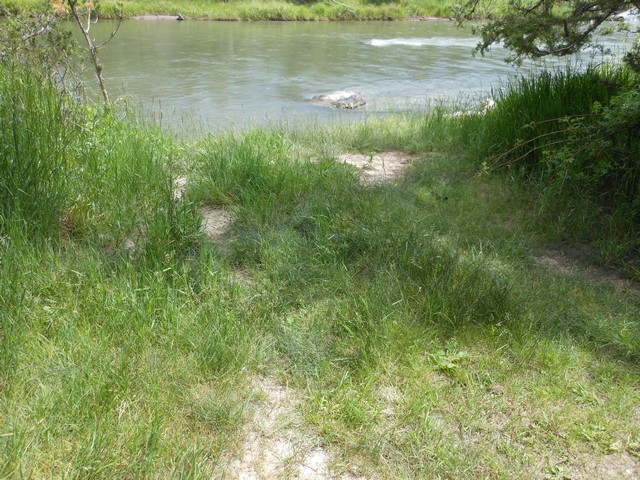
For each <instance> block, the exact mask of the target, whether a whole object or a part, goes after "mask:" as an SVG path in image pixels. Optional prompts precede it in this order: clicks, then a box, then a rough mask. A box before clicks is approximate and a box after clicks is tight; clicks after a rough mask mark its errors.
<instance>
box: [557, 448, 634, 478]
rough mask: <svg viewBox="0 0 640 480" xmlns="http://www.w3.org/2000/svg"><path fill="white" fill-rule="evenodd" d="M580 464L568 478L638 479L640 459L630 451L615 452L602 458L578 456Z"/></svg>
mask: <svg viewBox="0 0 640 480" xmlns="http://www.w3.org/2000/svg"><path fill="white" fill-rule="evenodd" d="M578 462H579V464H580V465H579V466H578V467H577V468H575V469H574V471H573V472H571V474H570V475H569V477H568V478H572V479H574V480H614V479H615V480H622V479H628V480H638V479H640V461H639V460H638V459H637V458H635V457H633V456H632V455H630V454H629V453H626V452H623V453H614V454H611V455H604V456H602V457H600V458H593V457H591V458H589V457H585V458H578Z"/></svg>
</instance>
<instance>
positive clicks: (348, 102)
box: [311, 91, 367, 110]
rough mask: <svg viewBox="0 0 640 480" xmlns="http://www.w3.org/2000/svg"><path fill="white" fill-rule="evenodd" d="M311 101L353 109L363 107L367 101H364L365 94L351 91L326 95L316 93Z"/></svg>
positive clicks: (333, 106)
mask: <svg viewBox="0 0 640 480" xmlns="http://www.w3.org/2000/svg"><path fill="white" fill-rule="evenodd" d="M311 101H312V102H314V103H317V104H320V105H328V106H330V107H332V108H345V109H351V110H352V109H355V108H359V107H363V106H364V105H366V103H367V102H365V101H364V95H363V94H361V93H359V92H351V91H338V92H332V93H327V94H324V95H316V96H315V97H313V98H312V99H311Z"/></svg>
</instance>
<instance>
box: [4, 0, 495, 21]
mask: <svg viewBox="0 0 640 480" xmlns="http://www.w3.org/2000/svg"><path fill="white" fill-rule="evenodd" d="M40 5H41V2H39V1H34V0H2V1H0V11H8V12H12V13H17V12H25V11H30V10H34V9H36V8H38V7H39V6H40ZM99 5H100V15H101V16H102V17H103V18H117V17H119V16H120V15H121V14H122V15H124V17H125V18H130V17H137V16H144V15H169V16H177V15H182V16H183V17H185V18H187V19H204V20H238V21H242V20H244V21H258V20H276V21H280V20H285V21H294V20H295V21H321V20H406V19H410V18H414V19H416V18H421V17H437V18H449V17H451V16H452V14H453V10H452V8H453V5H454V4H453V3H452V2H450V1H444V0H415V1H410V0H398V1H391V2H386V1H385V2H383V1H377V0H370V1H368V0H354V1H352V2H337V1H333V0H328V1H322V2H288V1H282V0H280V1H278V0H276V1H231V2H222V1H220V2H217V1H216V2H202V1H193V0H178V1H172V2H163V1H140V0H124V1H122V2H116V1H112V0H102V1H100V3H99ZM502 6H504V5H502V4H498V5H496V4H492V5H490V6H489V5H487V7H486V8H480V9H479V10H478V16H479V18H481V17H483V16H486V15H487V14H488V13H489V11H490V10H491V9H495V8H501V7H502Z"/></svg>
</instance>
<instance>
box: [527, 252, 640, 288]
mask: <svg viewBox="0 0 640 480" xmlns="http://www.w3.org/2000/svg"><path fill="white" fill-rule="evenodd" d="M533 260H534V261H535V263H537V264H538V265H540V266H542V267H544V268H547V269H548V270H551V271H553V272H556V273H559V274H562V275H572V276H577V277H582V278H586V279H588V280H592V281H594V282H597V283H602V284H608V285H613V286H615V287H618V288H623V289H626V290H632V291H635V292H640V284H639V283H638V282H636V281H634V280H632V279H630V278H627V277H625V276H624V275H622V274H620V273H619V272H616V271H615V270H612V269H608V268H605V267H601V266H598V265H593V264H590V263H587V262H585V261H583V260H581V259H580V258H579V257H578V256H577V255H572V254H571V253H568V252H563V251H559V250H549V251H546V252H544V253H542V254H540V255H537V256H534V257H533Z"/></svg>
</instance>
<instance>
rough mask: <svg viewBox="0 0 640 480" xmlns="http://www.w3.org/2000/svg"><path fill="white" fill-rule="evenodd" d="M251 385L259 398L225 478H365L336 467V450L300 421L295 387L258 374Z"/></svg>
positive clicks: (351, 479)
mask: <svg viewBox="0 0 640 480" xmlns="http://www.w3.org/2000/svg"><path fill="white" fill-rule="evenodd" d="M254 389H255V390H256V391H257V392H258V393H259V396H258V400H257V401H256V402H254V404H253V412H252V414H251V418H250V420H249V422H248V423H247V425H246V426H245V428H244V431H243V438H244V440H243V442H242V444H241V446H240V452H239V454H238V455H237V456H236V457H235V458H234V459H233V460H232V461H231V463H230V465H229V467H228V468H227V474H228V477H229V478H231V479H233V480H257V479H260V480H276V479H279V480H280V479H298V480H328V479H337V480H366V479H364V478H363V477H357V476H355V475H352V474H350V473H336V472H335V471H334V468H335V463H336V462H335V458H334V456H333V455H332V454H331V453H330V451H329V450H327V449H326V448H325V446H324V445H323V444H322V441H321V439H320V437H318V436H317V435H316V434H315V433H313V432H311V431H310V430H309V429H308V428H306V427H305V425H304V423H303V419H302V416H301V414H300V408H299V407H300V399H299V397H298V395H297V392H295V391H294V390H293V389H291V388H289V387H287V386H284V385H281V384H280V383H278V382H277V381H276V380H274V379H273V378H269V377H257V378H256V379H255V380H254Z"/></svg>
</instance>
